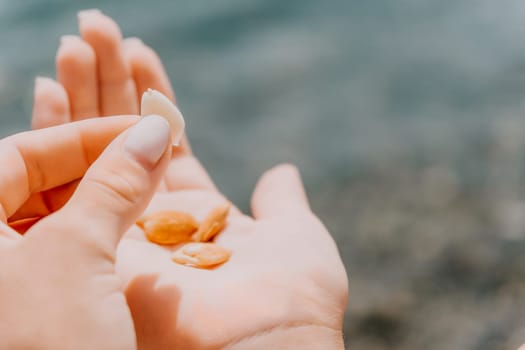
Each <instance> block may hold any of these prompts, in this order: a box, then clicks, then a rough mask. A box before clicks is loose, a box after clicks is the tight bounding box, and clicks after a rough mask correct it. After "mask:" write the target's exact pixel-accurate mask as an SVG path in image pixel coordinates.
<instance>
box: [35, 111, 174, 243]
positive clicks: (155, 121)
mask: <svg viewBox="0 0 525 350" xmlns="http://www.w3.org/2000/svg"><path fill="white" fill-rule="evenodd" d="M170 156H171V140H170V127H169V124H168V123H167V121H166V120H165V119H164V118H162V117H160V116H147V117H144V118H142V119H141V120H140V121H139V122H138V123H137V124H135V125H134V126H133V127H131V128H130V129H128V130H127V131H125V132H124V133H122V134H120V135H119V136H118V137H117V138H116V139H115V140H114V141H113V142H112V143H111V144H110V145H109V146H108V147H107V148H106V149H105V150H104V152H103V153H102V154H101V155H100V157H99V158H98V159H97V160H96V161H95V162H94V163H93V164H92V165H91V167H90V168H89V169H88V171H87V172H86V174H85V175H84V177H83V179H82V180H81V181H80V183H79V185H78V187H77V189H76V191H75V193H74V194H73V195H72V197H71V198H70V200H69V201H68V203H67V204H66V205H65V206H64V207H63V208H62V209H60V210H59V211H57V212H56V213H55V214H53V215H51V216H49V217H47V218H46V219H44V220H42V221H41V222H40V223H39V224H40V225H38V227H39V228H40V230H38V231H45V232H44V234H45V235H48V234H49V231H52V232H55V233H56V234H57V235H59V236H60V239H65V237H66V236H68V237H71V238H79V241H80V242H84V241H86V240H87V241H88V242H90V243H94V244H95V248H101V247H102V248H105V249H110V250H109V251H111V252H113V251H114V249H115V248H116V246H117V243H118V241H119V240H120V238H121V236H122V235H123V234H124V233H125V232H126V230H127V229H128V228H129V227H130V226H131V225H132V224H133V223H134V222H135V220H136V219H137V217H138V216H139V215H140V214H141V213H142V211H143V210H144V209H145V207H146V206H147V205H148V203H149V201H150V199H151V197H152V196H153V194H154V193H155V190H156V188H157V186H158V184H159V182H160V179H161V177H162V175H163V174H164V171H165V169H166V167H167V165H168V161H169V159H170ZM44 227H45V229H44ZM38 231H37V232H38ZM36 234H37V233H35V235H36ZM47 237H49V236H47Z"/></svg>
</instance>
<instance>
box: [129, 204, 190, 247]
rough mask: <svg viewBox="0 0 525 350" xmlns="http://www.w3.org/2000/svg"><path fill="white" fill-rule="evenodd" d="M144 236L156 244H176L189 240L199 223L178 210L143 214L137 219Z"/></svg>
mask: <svg viewBox="0 0 525 350" xmlns="http://www.w3.org/2000/svg"><path fill="white" fill-rule="evenodd" d="M137 226H139V227H140V228H141V229H142V230H143V231H144V233H145V234H146V238H147V239H148V240H149V241H151V242H153V243H157V244H177V243H181V242H187V241H190V240H191V237H192V235H193V234H194V233H195V232H196V231H197V230H198V228H199V224H198V223H197V221H196V220H195V218H194V217H193V216H192V215H191V214H188V213H184V212H179V211H159V212H157V213H153V214H150V215H147V216H144V217H143V218H141V219H140V220H139V221H137Z"/></svg>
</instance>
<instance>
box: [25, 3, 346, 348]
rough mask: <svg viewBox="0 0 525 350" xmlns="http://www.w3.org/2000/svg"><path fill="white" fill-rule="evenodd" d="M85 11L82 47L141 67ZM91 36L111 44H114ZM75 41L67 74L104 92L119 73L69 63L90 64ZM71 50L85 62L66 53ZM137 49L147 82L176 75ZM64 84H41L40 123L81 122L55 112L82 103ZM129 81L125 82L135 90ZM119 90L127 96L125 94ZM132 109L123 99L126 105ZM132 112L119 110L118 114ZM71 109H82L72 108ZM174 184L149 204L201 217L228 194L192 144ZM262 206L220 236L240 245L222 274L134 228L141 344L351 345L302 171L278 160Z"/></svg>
mask: <svg viewBox="0 0 525 350" xmlns="http://www.w3.org/2000/svg"><path fill="white" fill-rule="evenodd" d="M81 18H82V20H81V23H80V29H81V33H82V35H83V37H84V41H81V39H80V38H78V41H77V43H81V45H82V46H83V47H84V48H88V47H89V49H86V50H83V51H85V52H88V51H89V52H91V54H90V55H94V56H95V58H93V62H98V63H99V64H100V65H105V64H106V63H103V62H104V60H105V59H107V54H106V53H107V52H111V53H113V55H114V56H115V57H121V59H119V60H116V59H112V60H110V61H112V62H114V63H115V62H116V63H115V64H116V65H117V66H118V65H120V67H121V68H120V70H124V71H125V69H124V68H122V67H126V66H128V67H129V66H133V65H132V64H131V63H130V62H132V60H130V58H129V56H126V52H129V51H126V45H128V44H127V43H129V41H126V40H125V41H123V42H121V37H120V31H119V30H118V27H117V26H116V24H115V23H114V22H113V21H111V19H109V18H108V17H106V16H103V15H102V14H100V13H96V12H89V13H85V14H84V15H82V16H81ZM86 33H91V36H92V37H95V38H97V40H101V41H103V42H105V43H106V44H105V46H104V45H101V44H99V43H97V42H96V41H94V39H92V38H91V37H90V36H88V35H87V34H86ZM95 33H96V34H95ZM132 42H133V43H136V41H132ZM109 43H112V44H111V45H110V44H109ZM70 45H72V44H68V43H67V42H64V43H62V45H61V47H60V49H59V52H58V55H57V57H58V60H57V70H58V72H62V71H67V72H69V73H68V74H71V76H84V77H85V78H84V79H92V80H93V81H97V82H99V83H98V85H97V89H98V91H102V90H104V89H103V88H102V86H101V83H100V82H104V81H108V80H109V78H107V77H105V76H104V74H105V73H104V72H105V71H106V70H103V69H98V70H97V69H91V70H89V72H91V73H89V72H87V71H81V70H83V69H84V68H82V67H81V66H78V65H76V66H75V65H72V66H70V67H69V68H68V67H67V66H68V65H70V64H71V62H83V61H85V60H87V58H86V55H84V54H83V53H82V51H81V50H79V49H77V50H73V49H71V48H70V49H68V48H69V47H70ZM75 45H76V44H75ZM79 45H80V44H79ZM99 47H105V50H99V49H98V48H99ZM63 52H69V53H70V54H71V55H73V56H74V57H75V59H73V58H71V59H70V60H64V59H62V58H61V57H63V55H64V53H63ZM135 52H141V54H137V56H136V57H140V60H139V59H138V58H136V59H135V61H134V62H135V64H137V62H138V61H140V62H141V66H142V67H149V68H148V69H150V70H151V72H150V73H149V74H148V76H149V77H150V78H149V81H151V82H153V81H167V78H166V77H165V75H164V70H163V69H161V68H159V65H160V61H159V60H158V58H157V57H156V56H155V55H153V53H152V51H151V50H150V49H149V48H146V47H145V46H144V45H143V44H141V46H140V47H136V51H135ZM146 53H147V54H146ZM90 55H88V56H90ZM126 57H127V58H126ZM75 67H76V68H75ZM152 67H154V68H152ZM160 67H161V66H160ZM77 70H78V71H77ZM113 70H119V68H118V67H114V69H113ZM97 71H98V75H96V74H97V73H95V72H97ZM132 71H133V70H132ZM90 74H91V75H90ZM90 77H91V78H90ZM142 79H143V78H141V77H140V75H138V74H132V75H127V76H126V78H125V80H126V81H133V82H134V84H135V86H143V87H144V88H147V87H149V86H148V85H147V84H146V83H144V82H140V81H141V80H142ZM59 81H61V82H62V83H63V84H64V88H65V90H66V91H68V93H67V94H65V93H59V92H58V91H60V89H64V88H62V87H60V85H59V84H57V83H52V82H50V81H46V84H45V85H42V84H37V86H36V89H35V91H36V93H35V95H36V98H35V109H34V110H35V112H34V119H33V121H34V125H44V124H45V123H46V122H47V123H60V122H61V121H64V120H66V121H67V120H69V119H74V118H72V117H71V114H68V113H67V111H68V109H66V108H63V109H62V110H63V111H65V113H62V114H61V115H60V116H59V115H58V113H56V115H54V114H53V113H50V112H53V111H54V110H57V108H49V107H46V105H49V101H51V100H53V99H54V100H55V101H57V102H56V103H57V104H59V105H61V106H66V105H67V104H68V103H70V104H75V103H72V102H71V101H69V102H68V101H67V98H66V97H67V95H69V96H73V95H74V94H75V93H74V92H70V91H69V90H71V89H75V88H74V87H70V88H68V85H67V84H66V81H67V78H66V77H65V76H63V75H61V74H60V73H59ZM142 81H144V80H142ZM129 84H130V83H128V84H119V86H121V87H122V89H125V86H127V85H129ZM152 87H154V88H157V89H159V90H160V91H163V92H164V93H166V92H167V91H170V90H169V89H168V88H167V87H166V86H163V87H159V86H158V85H157V86H152ZM104 91H107V89H106V90H104ZM111 92H112V93H115V94H116V95H117V96H121V95H123V94H124V91H120V92H119V91H118V90H116V89H114V90H112V91H111ZM39 96H46V97H47V99H45V100H44V99H41V98H39ZM70 100H71V99H70ZM88 100H89V99H88ZM106 100H111V98H110V97H108V98H106ZM98 105H99V106H100V101H99V104H98ZM128 105H129V104H127V103H121V107H122V110H124V109H125V108H127V107H126V106H128ZM97 108H98V109H97V110H100V107H97ZM93 110H95V109H94V108H93ZM122 110H119V109H118V108H117V106H116V105H115V109H114V110H113V111H114V113H120V112H121V111H122ZM40 111H46V117H45V118H40V115H41V114H42V113H41V112H40ZM71 113H72V114H74V113H75V112H74V110H73V109H71ZM102 114H103V113H102ZM165 184H166V187H165V191H164V192H161V193H157V194H156V195H155V197H154V199H153V200H152V203H151V205H150V206H149V208H148V210H147V211H156V210H160V209H175V210H183V211H186V212H190V213H192V214H193V215H194V216H195V217H197V218H198V219H201V218H202V217H203V216H204V215H205V214H206V213H207V212H208V211H209V210H210V209H211V208H213V207H215V206H216V205H218V204H221V203H224V201H225V198H224V197H223V196H222V195H221V194H220V193H219V192H218V191H217V189H216V187H215V186H214V184H213V183H212V182H211V180H210V179H209V177H208V175H207V173H206V172H205V171H204V169H203V168H202V167H201V166H200V164H199V163H198V161H197V160H196V159H195V158H194V157H193V156H192V155H191V153H189V152H188V151H182V152H177V153H176V154H175V155H174V157H173V158H172V160H171V162H170V166H169V171H168V173H167V175H166V177H165ZM252 204H253V205H252V206H253V211H254V218H252V217H248V216H246V215H243V214H242V213H241V212H240V211H239V210H237V209H235V208H233V210H232V212H231V215H230V218H229V221H228V226H227V228H226V229H225V231H223V233H221V235H220V236H219V237H218V238H217V240H216V242H217V243H218V244H220V245H222V246H224V247H226V248H229V249H231V250H232V251H233V256H232V258H231V260H230V261H228V262H227V263H226V264H224V265H223V266H221V267H219V268H216V269H214V270H199V269H193V268H187V267H183V266H180V265H177V264H175V263H173V262H172V261H171V259H170V255H171V253H172V251H173V248H166V247H161V246H158V245H155V244H152V243H150V242H148V241H146V240H145V239H144V235H143V233H142V232H141V231H140V230H139V229H138V228H137V227H133V228H132V229H131V230H130V231H129V232H128V234H127V235H126V237H125V238H124V239H123V240H122V242H121V244H120V246H119V249H118V255H117V273H118V275H119V276H120V277H121V278H122V279H123V280H124V281H125V282H126V296H127V299H128V304H129V305H130V308H131V311H132V314H133V319H134V322H135V329H136V332H137V338H138V343H139V348H140V349H167V348H170V349H216V348H230V349H235V348H239V349H249V348H257V349H261V348H277V347H278V346H279V347H281V348H285V346H287V345H288V346H289V347H290V348H304V349H307V348H315V347H316V346H317V347H318V348H320V349H329V348H342V347H343V345H342V335H341V329H342V318H343V312H344V309H345V305H346V299H347V280H346V274H345V271H344V268H343V265H342V263H341V260H340V257H339V254H338V252H337V248H336V246H335V244H334V242H333V240H332V238H331V237H330V235H329V234H328V232H327V231H326V229H325V228H324V227H323V225H322V224H321V223H320V222H319V220H318V219H317V218H316V217H315V216H314V215H313V214H312V213H311V211H310V209H309V207H308V203H307V200H306V196H305V194H304V190H303V187H302V184H301V181H300V178H299V175H298V173H297V171H296V170H295V168H293V167H291V166H280V167H277V168H274V169H272V170H271V171H269V172H268V173H267V174H265V175H264V176H263V177H262V179H261V180H260V182H259V184H258V185H257V187H256V190H255V192H254V195H253V199H252Z"/></svg>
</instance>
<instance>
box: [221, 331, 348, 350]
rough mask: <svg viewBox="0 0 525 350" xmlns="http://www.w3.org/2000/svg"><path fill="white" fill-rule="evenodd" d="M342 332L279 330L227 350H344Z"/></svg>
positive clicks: (251, 338)
mask: <svg viewBox="0 0 525 350" xmlns="http://www.w3.org/2000/svg"><path fill="white" fill-rule="evenodd" d="M344 348H345V346H344V341H343V335H342V331H336V330H334V329H331V328H328V327H319V326H310V325H309V326H297V327H293V328H282V329H281V328H277V329H274V330H272V331H269V332H265V333H262V334H260V335H254V336H251V337H247V338H244V339H242V340H241V341H239V342H236V343H235V344H233V345H231V346H229V347H226V349H225V350H259V349H276V350H295V349H302V350H344Z"/></svg>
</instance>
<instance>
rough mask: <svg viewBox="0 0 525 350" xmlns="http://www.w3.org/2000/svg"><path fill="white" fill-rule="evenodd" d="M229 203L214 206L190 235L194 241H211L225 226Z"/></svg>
mask: <svg viewBox="0 0 525 350" xmlns="http://www.w3.org/2000/svg"><path fill="white" fill-rule="evenodd" d="M230 207H231V204H230V203H226V204H224V205H221V206H218V207H216V208H214V209H213V210H212V211H211V212H210V213H209V214H208V216H206V218H205V219H204V221H202V222H201V224H200V225H199V229H198V230H197V232H195V233H194V234H193V236H192V240H193V241H194V242H208V241H211V240H212V239H213V238H214V237H215V236H216V235H217V234H219V232H221V231H222V229H223V228H224V227H225V226H226V220H227V219H228V213H229V212H230Z"/></svg>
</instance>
